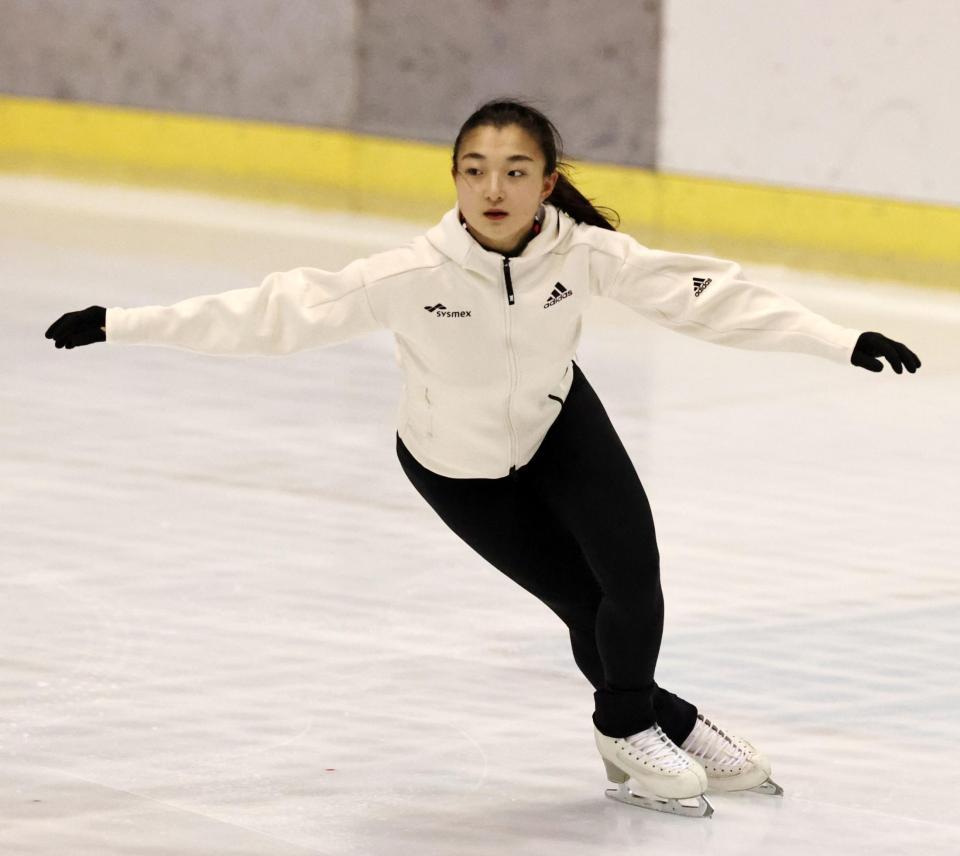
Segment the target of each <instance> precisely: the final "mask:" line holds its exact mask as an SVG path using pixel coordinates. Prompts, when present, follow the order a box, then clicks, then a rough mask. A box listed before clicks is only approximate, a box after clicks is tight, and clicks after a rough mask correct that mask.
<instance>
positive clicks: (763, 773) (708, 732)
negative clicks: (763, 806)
mask: <svg viewBox="0 0 960 856" xmlns="http://www.w3.org/2000/svg"><path fill="white" fill-rule="evenodd" d="M680 748H681V749H683V751H684V752H686V753H687V754H688V755H689V756H690V757H691V758H692V759H693V760H694V761H696V762H698V763H699V764H700V765H701V766H702V767H703V769H704V770H705V771H706V774H707V780H708V782H709V785H708V788H707V790H708V791H710V792H711V793H712V792H715V791H756V792H757V793H761V794H770V795H772V796H780V795H782V794H783V788H781V787H780V786H779V785H778V784H776V782H774V781H773V780H772V779H771V778H770V761H769V760H767V757H766V756H765V755H763V754H762V753H761V752H758V751H757V750H756V749H755V748H754V747H753V745H752V744H751V743H749V742H748V741H746V740H744V739H743V738H742V737H734V736H733V735H732V734H729V733H728V732H726V731H723V730H722V729H720V728H719V727H717V725H716V724H715V723H714V722H712V721H711V720H709V719H707V718H706V717H704V716H703V714H697V723H696V725H694V726H693V731H691V732H690V734H689V735H688V736H687V739H686V740H684V741H683V745H682V746H681V747H680Z"/></svg>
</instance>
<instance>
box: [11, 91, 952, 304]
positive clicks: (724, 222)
mask: <svg viewBox="0 0 960 856" xmlns="http://www.w3.org/2000/svg"><path fill="white" fill-rule="evenodd" d="M452 145H453V139H452V138H451V141H450V146H437V145H432V144H426V143H422V142H419V141H415V140H402V139H390V138H381V137H372V136H367V135H363V134H357V133H352V132H348V131H338V130H331V129H323V128H310V127H302V126H290V125H280V124H274V123H268V122H258V121H251V120H239V119H226V118H219V117H211V116H197V115H183V114H172V113H162V112H158V111H152V110H141V109H134V108H128V107H117V106H107V105H95V104H88V103H77V102H63V101H50V100H46V99H35V98H22V97H12V96H0V168H2V169H5V170H7V171H11V170H13V171H34V172H48V173H54V174H59V175H68V176H70V177H73V178H88V179H91V180H98V181H102V180H110V181H125V182H135V183H146V184H152V185H161V186H163V185H166V186H177V187H188V188H191V189H197V190H204V191H215V192H219V193H226V194H230V195H239V196H252V197H255V198H261V199H269V200H276V201H285V202H298V203H301V204H306V205H309V206H312V207H317V208H324V209H339V208H346V209H348V210H353V211H358V212H363V213H371V214H377V215H386V216H396V217H399V218H402V219H412V220H422V221H423V222H424V224H432V223H434V222H436V220H437V219H438V218H439V216H440V215H442V213H443V212H444V211H446V210H447V209H448V208H450V207H451V206H452V205H453V204H454V203H455V201H456V194H455V190H454V186H453V180H452V178H451V177H450V156H451V155H450V152H451V147H452ZM571 163H572V165H573V166H574V171H573V173H572V174H571V178H572V180H573V181H574V183H575V184H576V185H577V187H578V188H579V189H580V191H581V192H582V193H583V194H584V195H585V196H587V197H588V198H590V199H591V200H592V201H593V202H594V204H596V205H598V206H608V207H610V208H613V209H614V210H616V211H617V212H618V214H619V215H620V217H621V229H622V230H623V231H626V232H629V233H630V234H634V235H635V236H636V237H637V238H638V239H639V240H641V241H642V242H643V243H645V244H648V245H655V246H659V247H662V248H664V249H677V250H683V251H686V252H707V253H709V254H713V255H719V256H723V257H727V258H736V259H737V260H741V261H743V260H747V259H754V260H757V261H768V262H779V263H782V264H785V265H789V266H791V267H801V268H818V269H823V270H832V271H836V272H840V273H844V274H848V275H856V276H878V277H882V278H887V279H901V280H905V281H908V282H913V283H916V284H921V283H922V284H928V285H936V286H939V287H947V288H960V275H958V274H960V208H953V207H947V206H938V205H927V204H921V203H913V202H901V201H896V200H889V199H874V198H869V197H863V196H854V195H848V194H838V193H824V192H814V191H808V190H801V189H794V188H786V187H773V186H763V185H750V184H744V183H738V182H733V181H722V180H716V179H707V178H698V177H692V176H682V175H672V174H666V173H654V172H651V171H649V170H642V169H637V168H633V167H623V166H616V165H610V164H591V163H585V162H571Z"/></svg>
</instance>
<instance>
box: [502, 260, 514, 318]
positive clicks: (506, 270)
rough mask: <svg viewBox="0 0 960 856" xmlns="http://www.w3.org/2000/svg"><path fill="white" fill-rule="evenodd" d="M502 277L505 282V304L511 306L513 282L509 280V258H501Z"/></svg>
mask: <svg viewBox="0 0 960 856" xmlns="http://www.w3.org/2000/svg"><path fill="white" fill-rule="evenodd" d="M503 275H504V277H505V278H506V280H507V303H509V304H510V305H511V306H513V282H512V281H511V280H510V257H509V256H504V257H503Z"/></svg>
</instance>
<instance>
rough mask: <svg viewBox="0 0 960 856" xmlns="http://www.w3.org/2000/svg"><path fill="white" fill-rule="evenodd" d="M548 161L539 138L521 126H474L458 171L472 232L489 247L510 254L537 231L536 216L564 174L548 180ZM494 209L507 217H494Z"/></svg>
mask: <svg viewBox="0 0 960 856" xmlns="http://www.w3.org/2000/svg"><path fill="white" fill-rule="evenodd" d="M545 165H546V161H545V159H544V157H543V155H542V154H541V152H540V149H539V147H538V146H537V144H536V143H535V142H534V140H533V138H532V137H530V135H529V134H528V133H527V132H526V131H524V130H523V129H522V128H520V127H519V126H517V125H507V126H506V127H503V128H494V127H493V126H492V125H483V126H480V127H478V128H474V129H473V130H472V131H471V132H470V133H469V134H467V135H466V136H465V137H464V138H463V140H461V143H460V152H459V155H458V158H457V169H456V170H455V171H454V173H453V180H454V184H456V187H457V203H458V205H459V207H460V213H461V214H463V218H464V219H465V220H466V221H467V231H469V232H470V234H471V235H473V237H474V238H476V239H477V240H478V241H479V242H480V243H481V244H482V245H483V246H485V247H486V248H487V249H490V250H495V251H497V252H509V251H511V250H512V249H513V248H514V247H516V246H517V245H518V244H519V243H520V241H521V240H523V239H524V238H525V237H526V236H527V233H528V232H529V231H530V229H531V228H532V227H533V218H534V216H535V215H536V213H537V209H538V208H539V207H540V203H541V202H543V201H544V200H545V199H546V198H547V197H548V196H549V195H550V194H551V193H552V192H553V188H554V185H555V184H556V183H557V178H558V177H559V174H558V173H557V172H556V171H554V172H553V174H551V175H549V176H547V177H546V178H544V177H543V169H544V166H545ZM491 208H499V209H500V210H501V211H506V212H507V216H506V217H501V218H499V219H493V218H490V217H487V216H485V214H484V212H486V211H489V210H490V209H491Z"/></svg>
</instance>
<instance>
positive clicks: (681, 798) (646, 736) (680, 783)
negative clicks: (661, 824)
mask: <svg viewBox="0 0 960 856" xmlns="http://www.w3.org/2000/svg"><path fill="white" fill-rule="evenodd" d="M593 733H594V738H595V739H596V742H597V749H598V750H599V751H600V757H601V758H603V765H604V767H605V768H606V771H607V778H608V779H609V780H610V781H611V782H613V783H614V784H615V785H617V787H616V788H607V790H606V796H608V797H609V798H610V799H613V800H617V801H619V802H624V803H627V804H628V805H638V806H642V807H643V808H649V809H653V810H654V811H663V812H668V813H671V814H682V815H685V816H687V817H710V815H712V814H713V806H712V805H710V803H709V801H708V800H707V798H706V797H705V796H704V795H703V793H704V791H705V790H706V788H707V776H706V773H704V771H703V768H702V767H701V766H700V765H699V764H698V763H697V762H696V761H694V760H692V759H691V758H690V757H689V756H688V755H686V754H685V753H684V752H682V751H681V750H680V748H679V747H678V746H677V744H676V743H674V742H673V741H672V740H671V739H670V738H669V737H667V735H666V734H664V733H663V731H662V730H661V729H660V726H659V725H656V724H654V725H652V726H651V727H650V728H648V729H646V730H645V731H640V732H638V733H637V734H632V735H630V736H629V737H608V736H607V735H605V734H603V733H601V732H600V731H599V730H598V729H597V727H596V726H594V728H593ZM628 779H630V780H632V781H633V782H634V787H628V786H627V780H628Z"/></svg>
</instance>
